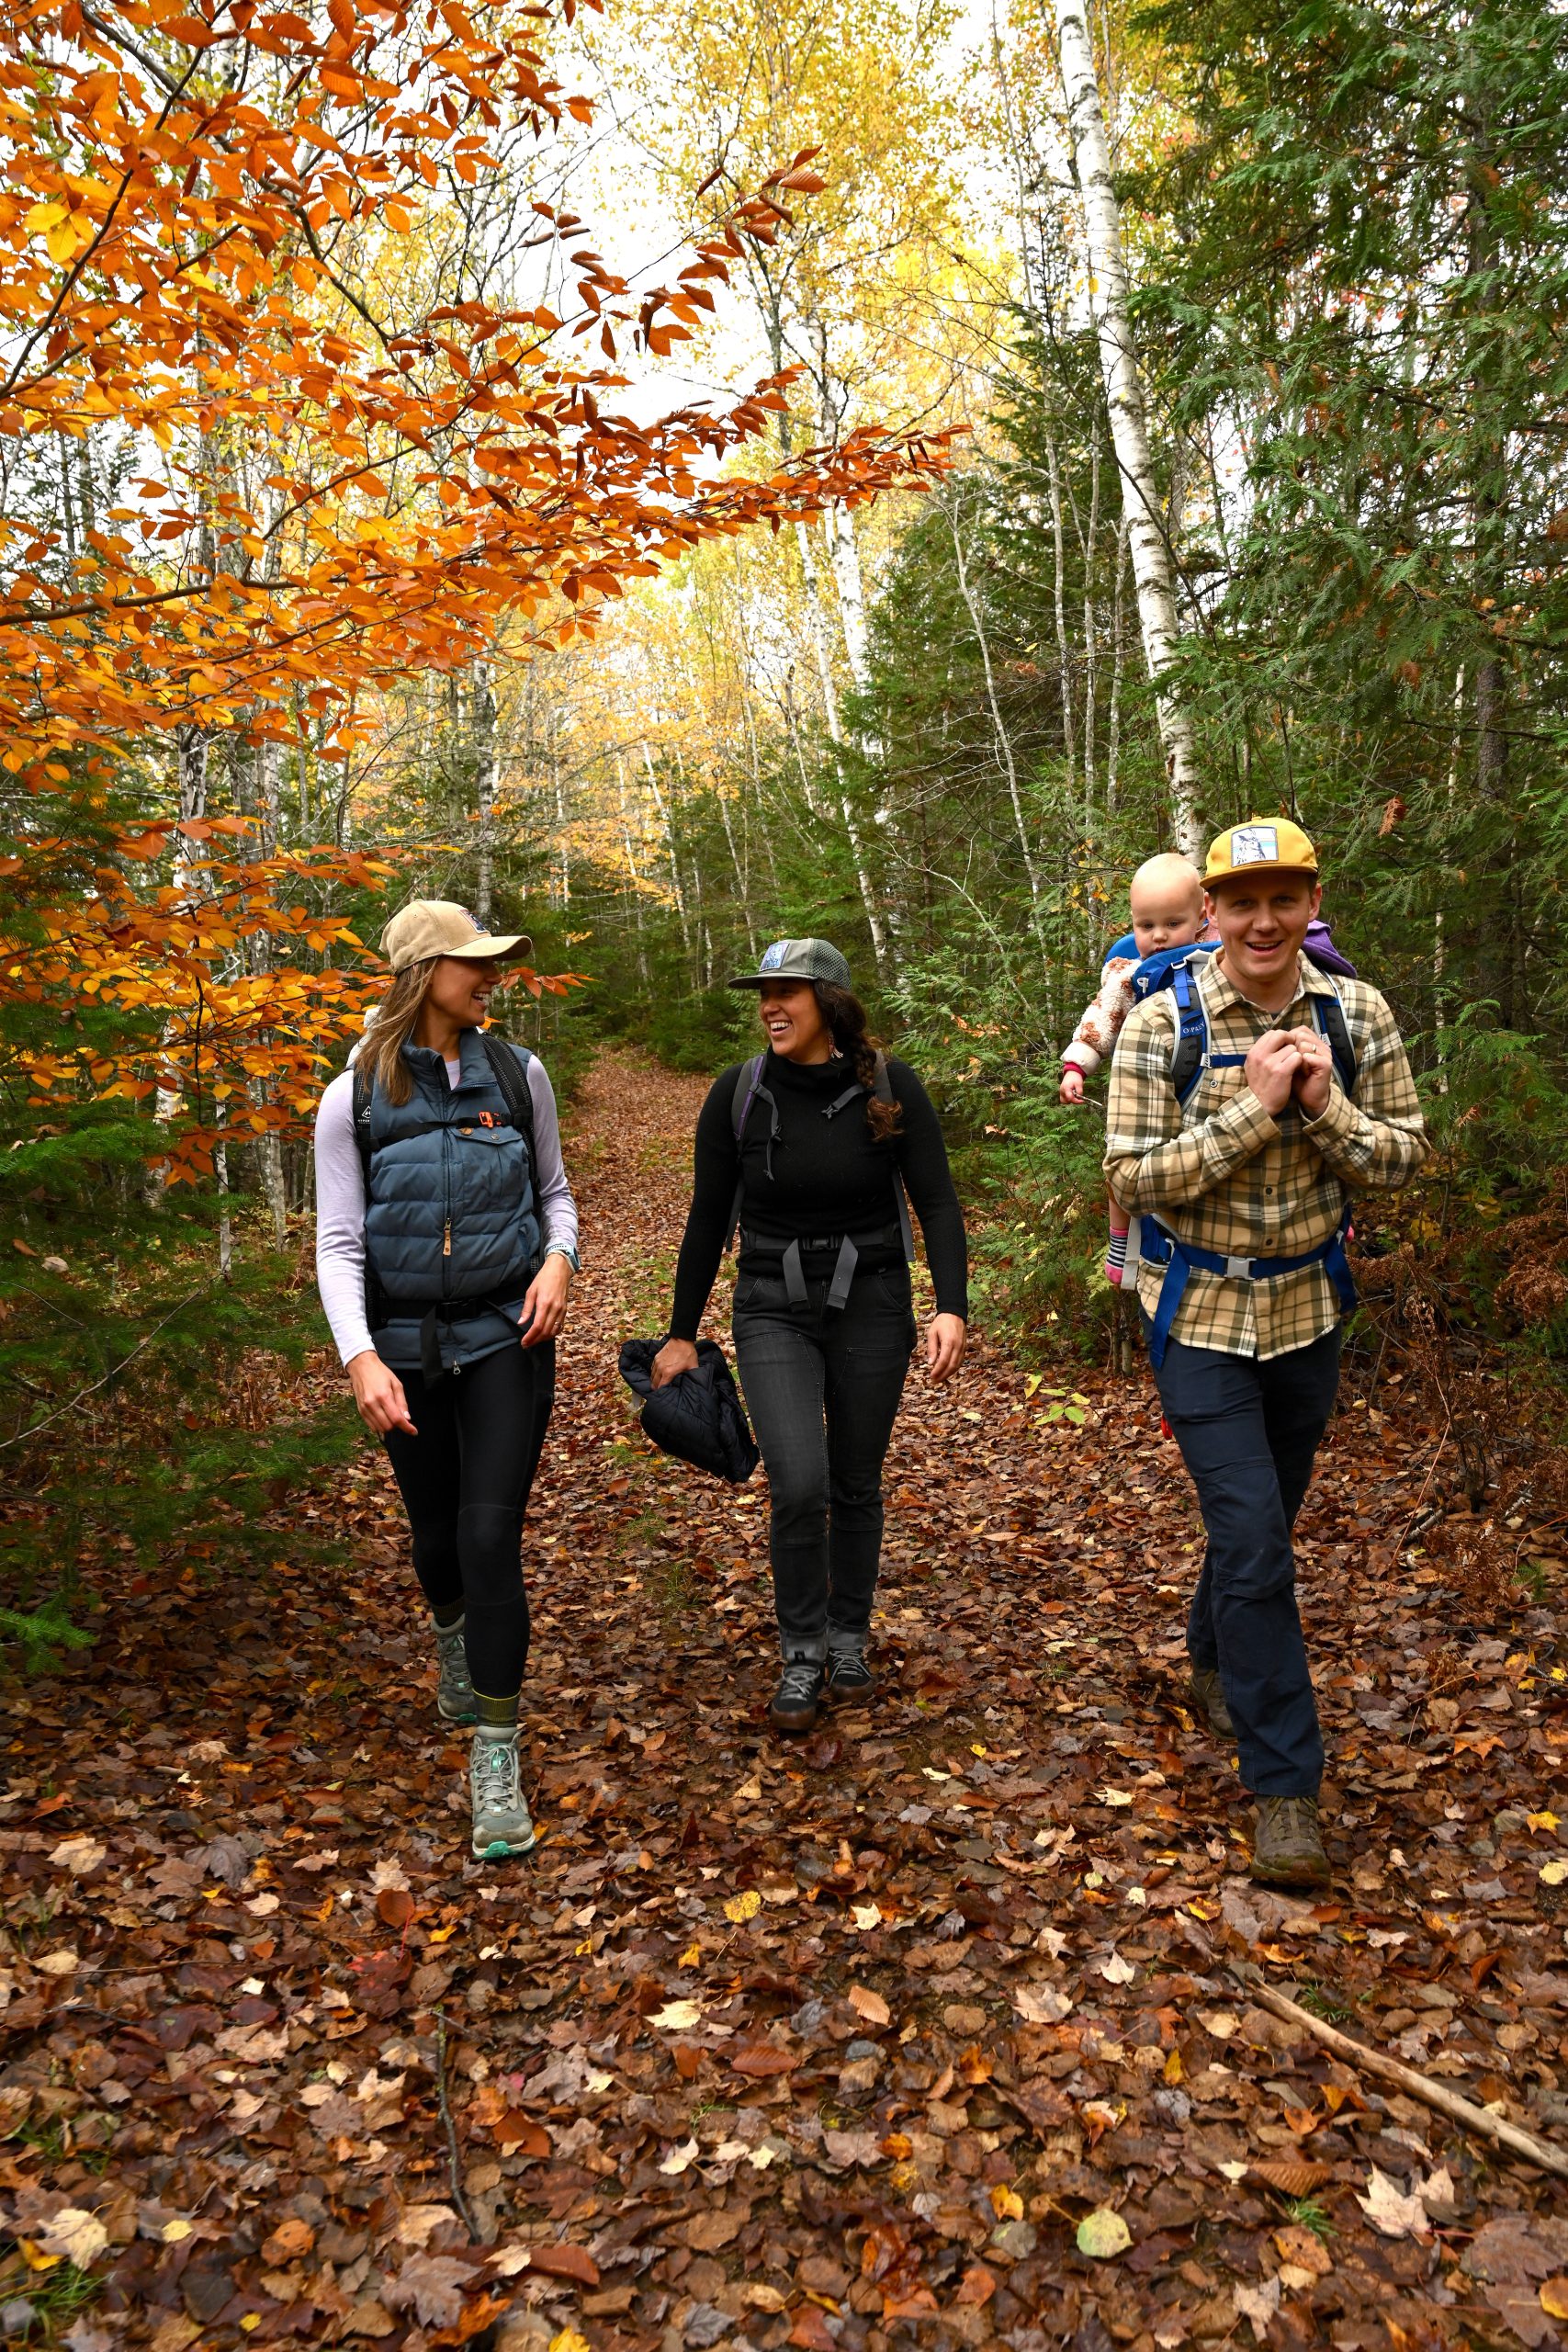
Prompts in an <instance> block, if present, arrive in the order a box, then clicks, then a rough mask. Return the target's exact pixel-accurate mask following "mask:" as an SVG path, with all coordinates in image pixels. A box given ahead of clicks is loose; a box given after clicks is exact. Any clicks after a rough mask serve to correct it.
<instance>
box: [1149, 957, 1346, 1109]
mask: <svg viewBox="0 0 1568 2352" xmlns="http://www.w3.org/2000/svg"><path fill="white" fill-rule="evenodd" d="M1170 988H1171V993H1172V995H1173V996H1174V997H1175V999H1176V1039H1175V1044H1174V1046H1173V1048H1172V1051H1171V1057H1170V1082H1171V1085H1172V1087H1173V1088H1174V1089H1175V1091H1176V1099H1177V1101H1178V1103H1179V1104H1180V1105H1181V1107H1182V1109H1183V1110H1185V1109H1186V1107H1187V1104H1188V1103H1189V1101H1190V1099H1191V1095H1192V1091H1193V1089H1194V1088H1195V1087H1196V1085H1197V1084H1198V1081H1199V1080H1200V1079H1201V1077H1202V1075H1203V1072H1204V1070H1205V1069H1217V1068H1219V1067H1221V1066H1222V1065H1224V1066H1234V1065H1235V1063H1237V1062H1241V1061H1245V1059H1246V1056H1245V1055H1243V1054H1211V1053H1210V1051H1209V1017H1208V1014H1207V1013H1206V1012H1204V1010H1203V1000H1202V995H1201V991H1200V989H1199V988H1198V986H1197V983H1196V982H1195V981H1194V980H1193V979H1192V978H1191V976H1190V967H1188V966H1187V965H1185V964H1179V965H1178V966H1177V967H1176V968H1175V969H1174V970H1173V971H1172V973H1171V976H1170ZM1312 1010H1313V1018H1314V1021H1315V1023H1317V1027H1318V1031H1319V1033H1320V1035H1323V1036H1324V1037H1325V1038H1326V1039H1327V1041H1328V1050H1329V1052H1330V1053H1331V1054H1332V1055H1333V1057H1334V1069H1335V1073H1336V1075H1337V1078H1338V1080H1339V1084H1340V1087H1341V1090H1342V1091H1344V1092H1345V1093H1346V1094H1353V1093H1354V1092H1355V1091H1356V1080H1357V1077H1358V1075H1359V1066H1358V1063H1357V1060H1356V1048H1355V1046H1354V1044H1353V1042H1352V1040H1351V1036H1350V1024H1349V1023H1348V1021H1347V1019H1346V1017H1345V1006H1344V1003H1343V1001H1342V1000H1341V998H1340V994H1339V990H1338V989H1337V988H1336V989H1334V991H1333V994H1332V995H1330V996H1314V998H1313V1001H1312Z"/></svg>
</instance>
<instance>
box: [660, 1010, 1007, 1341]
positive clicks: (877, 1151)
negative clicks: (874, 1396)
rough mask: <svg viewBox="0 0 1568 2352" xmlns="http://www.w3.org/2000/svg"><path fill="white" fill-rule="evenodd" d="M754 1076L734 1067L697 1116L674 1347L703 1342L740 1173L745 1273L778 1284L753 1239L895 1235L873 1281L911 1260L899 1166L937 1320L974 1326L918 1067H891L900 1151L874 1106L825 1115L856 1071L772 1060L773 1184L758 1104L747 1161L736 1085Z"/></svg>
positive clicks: (960, 1225)
mask: <svg viewBox="0 0 1568 2352" xmlns="http://www.w3.org/2000/svg"><path fill="white" fill-rule="evenodd" d="M749 1068H750V1062H749V1061H748V1062H745V1063H740V1062H737V1063H734V1064H732V1065H731V1067H730V1068H729V1069H727V1070H726V1071H725V1072H724V1073H723V1075H722V1077H720V1078H717V1079H716V1080H715V1081H714V1084H713V1087H712V1089H711V1091H710V1092H709V1094H708V1098H707V1101H706V1102H705V1103H704V1104H703V1107H702V1110H701V1112H700V1114H698V1118H697V1142H696V1170H695V1182H694V1187H693V1192H692V1207H691V1213H690V1215H689V1216H688V1217H687V1219H686V1231H685V1237H684V1238H683V1239H682V1243H681V1258H680V1263H679V1264H678V1266H677V1267H676V1270H675V1306H674V1312H673V1314H672V1315H671V1321H670V1333H671V1338H672V1339H676V1340H694V1339H695V1338H696V1336H697V1327H698V1325H699V1324H700V1323H701V1321H702V1319H703V1310H704V1309H705V1306H706V1305H707V1302H708V1294H709V1292H710V1291H711V1290H712V1288H713V1283H714V1276H715V1275H716V1273H717V1272H718V1265H719V1260H720V1259H721V1258H722V1257H723V1255H724V1244H725V1239H726V1237H727V1235H728V1231H729V1212H730V1206H731V1204H732V1202H733V1201H734V1198H735V1179H736V1174H737V1171H738V1170H739V1175H740V1177H741V1181H742V1192H741V1207H740V1237H741V1238H740V1271H741V1272H743V1273H752V1274H756V1273H773V1272H777V1268H778V1261H777V1259H776V1258H769V1257H765V1256H761V1255H758V1254H756V1253H752V1254H751V1255H750V1258H749V1257H748V1252H747V1249H746V1235H747V1233H748V1232H754V1233H759V1234H762V1235H764V1236H766V1237H768V1238H772V1239H774V1240H785V1241H788V1240H808V1239H818V1238H821V1237H823V1236H825V1235H828V1234H833V1233H850V1234H853V1235H854V1237H855V1238H856V1240H857V1242H859V1241H860V1238H861V1237H862V1235H863V1234H866V1233H877V1232H882V1233H885V1234H886V1236H887V1238H886V1240H885V1241H883V1242H880V1243H878V1244H876V1245H874V1246H873V1247H870V1248H865V1247H863V1248H862V1250H861V1258H860V1263H861V1268H862V1270H863V1272H867V1273H874V1272H878V1271H879V1270H882V1269H885V1268H887V1267H890V1266H897V1265H899V1264H901V1263H902V1261H903V1249H902V1246H901V1244H900V1242H899V1239H898V1234H897V1204H896V1203H895V1200H894V1194H893V1170H894V1169H895V1167H897V1170H898V1171H899V1173H900V1174H901V1175H902V1177H903V1179H904V1185H905V1189H906V1191H907V1192H908V1195H909V1201H910V1204H911V1205H912V1207H913V1209H914V1212H915V1215H916V1216H917V1217H919V1222H920V1231H921V1233H922V1234H923V1236H924V1237H925V1244H926V1257H927V1260H928V1261H929V1263H930V1266H931V1281H932V1283H933V1285H934V1287H935V1290H936V1311H937V1313H938V1314H939V1315H962V1316H964V1317H967V1316H968V1312H969V1299H968V1290H967V1275H968V1250H967V1249H966V1246H965V1243H964V1214H963V1211H962V1210H961V1209H960V1207H959V1205H958V1195H957V1193H955V1192H954V1191H953V1177H952V1175H951V1173H950V1171H949V1169H948V1165H947V1150H946V1147H945V1145H944V1144H943V1142H942V1128H941V1125H939V1123H938V1120H937V1115H936V1112H935V1110H934V1109H933V1108H932V1105H931V1097H930V1095H929V1094H928V1093H927V1092H926V1090H925V1088H924V1087H923V1086H922V1085H921V1084H920V1081H919V1079H918V1078H917V1077H916V1076H915V1073H914V1071H913V1070H912V1069H910V1068H909V1065H908V1062H901V1061H898V1060H897V1059H895V1058H894V1057H891V1056H889V1057H888V1063H887V1076H888V1080H889V1082H890V1083H891V1085H892V1088H893V1094H894V1099H895V1101H896V1102H897V1104H898V1106H899V1120H898V1133H897V1135H896V1136H894V1137H893V1139H892V1140H891V1142H888V1143H878V1142H877V1141H876V1139H875V1137H874V1136H873V1135H872V1133H871V1130H870V1128H869V1127H868V1126H867V1125H866V1121H865V1108H864V1103H863V1102H861V1103H847V1104H846V1105H845V1107H844V1108H843V1109H842V1110H841V1111H840V1112H839V1113H837V1114H836V1115H835V1116H834V1117H833V1118H830V1119H829V1118H825V1117H824V1116H823V1114H824V1112H825V1111H826V1110H827V1108H828V1105H829V1103H832V1102H833V1101H834V1100H835V1099H836V1097H837V1096H839V1095H840V1094H842V1092H843V1091H844V1090H845V1088H846V1086H848V1085H850V1084H852V1076H851V1072H850V1068H849V1065H848V1063H847V1062H845V1061H842V1060H835V1061H828V1062H813V1063H806V1064H802V1063H796V1062H790V1061H784V1060H783V1059H782V1058H781V1057H779V1056H778V1055H777V1054H773V1053H769V1054H767V1055H766V1056H765V1057H764V1058H763V1065H762V1083H763V1085H764V1086H767V1087H770V1088H771V1089H772V1091H773V1100H774V1102H775V1103H777V1105H778V1125H779V1132H778V1135H777V1136H776V1138H775V1139H774V1141H773V1155H772V1157H773V1173H772V1175H771V1176H770V1174H769V1173H768V1157H769V1155H768V1138H769V1130H770V1128H771V1126H772V1125H773V1121H772V1118H771V1116H770V1114H769V1109H768V1105H767V1103H765V1102H763V1101H762V1100H761V1097H759V1098H758V1099H757V1100H756V1101H755V1102H753V1103H752V1105H751V1111H750V1117H749V1118H748V1119H747V1122H746V1133H745V1136H744V1138H743V1141H742V1147H741V1150H740V1153H739V1159H737V1154H736V1148H735V1127H734V1117H735V1085H736V1080H737V1079H738V1078H739V1075H740V1072H741V1070H742V1069H749Z"/></svg>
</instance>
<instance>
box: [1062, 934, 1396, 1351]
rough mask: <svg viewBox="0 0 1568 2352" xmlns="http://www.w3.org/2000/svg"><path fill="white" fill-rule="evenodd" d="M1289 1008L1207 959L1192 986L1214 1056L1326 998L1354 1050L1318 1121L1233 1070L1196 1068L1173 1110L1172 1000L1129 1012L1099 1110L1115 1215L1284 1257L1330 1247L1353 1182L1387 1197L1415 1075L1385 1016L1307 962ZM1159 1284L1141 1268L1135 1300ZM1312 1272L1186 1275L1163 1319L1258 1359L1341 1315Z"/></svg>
mask: <svg viewBox="0 0 1568 2352" xmlns="http://www.w3.org/2000/svg"><path fill="white" fill-rule="evenodd" d="M1299 966H1300V977H1301V986H1300V989H1299V990H1298V992H1297V994H1296V997H1295V1000H1294V1001H1293V1003H1292V1005H1291V1006H1290V1008H1289V1010H1288V1011H1287V1012H1281V1013H1279V1014H1274V1013H1264V1012H1259V1011H1258V1008H1257V1006H1256V1005H1254V1004H1251V1003H1249V1002H1248V1001H1247V998H1246V997H1244V996H1243V995H1242V994H1241V993H1240V991H1239V990H1238V989H1236V988H1235V986H1234V985H1233V984H1232V982H1231V980H1230V979H1229V978H1227V976H1226V974H1225V971H1224V965H1223V962H1222V960H1221V958H1220V957H1219V956H1212V957H1209V958H1207V959H1206V961H1205V966H1204V968H1203V970H1202V972H1201V975H1200V976H1199V977H1198V979H1197V988H1198V990H1199V993H1200V995H1201V999H1202V1002H1203V1009H1204V1011H1205V1012H1206V1013H1207V1015H1208V1022H1209V1049H1210V1052H1211V1053H1213V1054H1247V1053H1248V1052H1249V1051H1250V1050H1251V1048H1252V1047H1253V1046H1255V1045H1256V1044H1257V1042H1258V1038H1259V1037H1261V1036H1262V1035H1264V1034H1265V1033H1266V1032H1267V1031H1268V1030H1269V1029H1295V1028H1303V1027H1315V1025H1316V1024H1315V1023H1314V1019H1313V1012H1312V1005H1311V1000H1312V999H1313V998H1314V996H1332V995H1334V994H1336V993H1337V995H1338V997H1339V1001H1340V1002H1341V1004H1342V1005H1343V1006H1344V1009H1345V1021H1346V1025H1347V1027H1348V1030H1349V1032H1350V1042H1351V1044H1352V1046H1354V1048H1355V1052H1356V1061H1357V1078H1356V1086H1355V1091H1354V1093H1353V1094H1351V1095H1349V1096H1347V1095H1346V1094H1345V1093H1344V1092H1343V1091H1342V1090H1341V1087H1340V1084H1339V1080H1338V1078H1337V1076H1336V1077H1335V1078H1334V1079H1333V1080H1332V1081H1331V1083H1330V1086H1329V1093H1328V1106H1327V1108H1326V1109H1325V1111H1324V1113H1323V1114H1322V1116H1321V1117H1319V1118H1316V1119H1310V1118H1307V1117H1306V1116H1305V1115H1304V1114H1303V1111H1302V1108H1301V1105H1300V1103H1298V1102H1297V1101H1295V1099H1294V1098H1293V1097H1292V1100H1291V1101H1290V1102H1289V1103H1286V1104H1285V1106H1284V1108H1283V1109H1282V1110H1281V1111H1280V1112H1279V1113H1278V1114H1270V1113H1269V1112H1268V1111H1266V1110H1265V1109H1264V1108H1263V1105H1262V1104H1261V1103H1259V1102H1258V1097H1257V1096H1256V1095H1255V1094H1254V1093H1253V1091H1252V1090H1251V1088H1250V1087H1249V1086H1248V1084H1247V1075H1246V1072H1245V1071H1244V1070H1243V1069H1240V1068H1239V1067H1233V1068H1231V1069H1205V1070H1204V1072H1203V1074H1202V1077H1201V1080H1199V1083H1198V1084H1197V1086H1196V1087H1195V1088H1194V1089H1193V1091H1192V1092H1191V1093H1190V1095H1189V1097H1188V1099H1187V1103H1186V1107H1185V1108H1183V1107H1182V1106H1181V1105H1180V1104H1179V1103H1178V1102H1177V1099H1176V1090H1175V1088H1174V1087H1173V1086H1172V1085H1171V1082H1170V1065H1171V1057H1172V1055H1173V1054H1174V1052H1175V1048H1176V1039H1177V1034H1178V1028H1179V1012H1178V1009H1177V1005H1176V1001H1175V998H1174V996H1173V994H1172V993H1171V991H1170V990H1169V989H1162V990H1161V991H1160V993H1159V994H1158V995H1156V996H1152V997H1150V998H1149V999H1148V1000H1147V1001H1146V1002H1145V1003H1144V1004H1141V1005H1139V1006H1138V1008H1137V1010H1136V1011H1135V1012H1134V1013H1133V1014H1132V1015H1131V1016H1130V1018H1129V1019H1128V1021H1127V1023H1126V1025H1125V1027H1124V1028H1123V1029H1122V1035H1121V1036H1120V1037H1119V1039H1118V1040H1117V1046H1116V1057H1115V1059H1114V1061H1113V1062H1112V1064H1111V1101H1110V1104H1109V1107H1108V1110H1107V1114H1106V1137H1105V1174H1106V1180H1107V1182H1109V1184H1110V1186H1111V1192H1112V1193H1113V1194H1114V1195H1115V1197H1116V1199H1117V1200H1118V1201H1120V1202H1121V1204H1122V1206H1123V1208H1126V1209H1130V1210H1132V1211H1133V1212H1134V1214H1135V1215H1139V1216H1150V1215H1151V1214H1152V1215H1153V1216H1156V1218H1157V1219H1158V1221H1159V1222H1160V1224H1162V1225H1163V1226H1164V1227H1166V1228H1167V1230H1168V1231H1169V1232H1171V1233H1173V1234H1174V1235H1175V1236H1176V1237H1177V1238H1178V1239H1179V1240H1181V1241H1185V1242H1187V1243H1188V1244H1189V1245H1190V1247H1191V1248H1193V1249H1196V1250H1213V1251H1214V1252H1216V1253H1222V1254H1224V1256H1226V1257H1237V1258H1244V1257H1245V1258H1295V1257H1300V1256H1302V1255H1303V1254H1304V1253H1305V1252H1306V1251H1307V1250H1315V1249H1316V1248H1318V1247H1319V1245H1320V1244H1322V1243H1323V1242H1325V1241H1327V1240H1328V1239H1329V1238H1330V1237H1331V1235H1332V1234H1333V1232H1334V1230H1335V1227H1337V1225H1338V1223H1339V1220H1340V1217H1341V1216H1343V1214H1344V1210H1345V1203H1346V1198H1347V1194H1348V1192H1349V1191H1352V1190H1355V1189H1358V1188H1363V1187H1365V1188H1369V1189H1372V1190H1379V1191H1392V1190H1393V1189H1394V1188H1395V1187H1396V1186H1398V1185H1400V1184H1403V1183H1404V1182H1406V1181H1407V1180H1408V1179H1409V1178H1410V1177H1411V1176H1413V1175H1414V1174H1415V1173H1416V1170H1417V1169H1418V1168H1419V1167H1420V1165H1421V1163H1422V1161H1423V1160H1424V1159H1425V1158H1426V1157H1427V1131H1426V1125H1425V1122H1424V1121H1423V1119H1422V1116H1421V1104H1420V1099H1419V1097H1418V1096H1417V1094H1416V1080H1415V1079H1414V1078H1413V1077H1412V1075H1411V1071H1410V1064H1409V1062H1408V1061H1407V1060H1406V1058H1405V1053H1404V1044H1403V1042H1402V1041H1401V1038H1400V1035H1399V1031H1398V1029H1397V1028H1396V1027H1395V1025H1394V1020H1393V1013H1392V1012H1390V1011H1389V1008H1388V1006H1387V1004H1386V1003H1385V1002H1384V1001H1383V999H1382V997H1381V996H1380V995H1379V994H1378V991H1377V990H1376V989H1374V988H1369V987H1368V985H1367V983H1366V982H1365V981H1364V980H1348V979H1342V980H1339V981H1338V982H1337V983H1336V982H1335V981H1333V980H1331V979H1330V978H1328V976H1327V975H1326V974H1325V973H1323V972H1320V971H1319V970H1318V969H1317V967H1316V966H1315V965H1313V964H1309V963H1308V962H1307V961H1306V959H1305V957H1304V956H1303V957H1302V958H1300V959H1299ZM1164 1279H1165V1269H1164V1268H1163V1267H1161V1266H1142V1265H1141V1266H1140V1267H1139V1270H1138V1296H1139V1299H1140V1301H1141V1302H1142V1304H1143V1306H1144V1308H1145V1311H1146V1312H1147V1313H1148V1314H1150V1315H1153V1314H1154V1312H1155V1310H1156V1307H1157V1306H1158V1304H1159V1294H1160V1285H1161V1283H1163V1281H1164ZM1339 1315H1340V1306H1339V1300H1338V1295H1337V1293H1336V1291H1335V1288H1334V1285H1333V1283H1331V1282H1330V1280H1329V1278H1328V1276H1327V1274H1326V1273H1325V1272H1324V1269H1323V1267H1322V1266H1321V1265H1315V1266H1304V1267H1303V1268H1302V1269H1301V1270H1300V1272H1296V1273H1292V1274H1276V1275H1273V1276H1271V1277H1269V1278H1268V1279H1266V1280H1263V1281H1254V1280H1253V1279H1252V1278H1251V1277H1250V1276H1247V1275H1230V1274H1215V1273H1210V1272H1207V1271H1206V1270H1205V1269H1203V1268H1201V1267H1194V1268H1193V1269H1192V1272H1191V1275H1190V1280H1189V1282H1188V1285H1187V1291H1186V1295H1185V1296H1184V1297H1183V1299H1182V1301H1181V1304H1180V1306H1179V1308H1178V1310H1177V1314H1176V1319H1175V1321H1174V1323H1173V1324H1172V1326H1171V1337H1172V1339H1175V1340H1183V1341H1185V1342H1186V1344H1187V1345H1188V1346H1189V1347H1194V1348H1214V1349H1217V1350H1219V1351H1220V1352H1221V1353H1223V1354H1225V1355H1237V1356H1252V1355H1256V1356H1258V1357H1267V1356H1279V1355H1284V1354H1286V1353H1287V1352H1288V1351H1290V1350H1291V1349H1292V1348H1304V1347H1308V1346H1310V1345H1311V1343H1312V1341H1313V1340H1316V1339H1320V1338H1321V1337H1322V1335H1323V1333H1324V1332H1325V1331H1328V1330H1332V1329H1333V1328H1334V1326H1335V1324H1336V1323H1337V1321H1338V1320H1339Z"/></svg>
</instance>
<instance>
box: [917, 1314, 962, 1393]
mask: <svg viewBox="0 0 1568 2352" xmlns="http://www.w3.org/2000/svg"><path fill="white" fill-rule="evenodd" d="M965 1329H966V1327H965V1324H964V1317H963V1316H962V1315H933V1316H932V1317H931V1321H930V1322H929V1323H928V1324H927V1325H926V1371H927V1374H928V1375H929V1376H930V1378H931V1380H932V1381H934V1382H936V1383H937V1384H938V1385H941V1383H942V1381H944V1380H946V1379H948V1378H949V1377H950V1376H951V1374H953V1373H955V1372H956V1371H957V1370H958V1367H959V1365H960V1364H961V1363H963V1361H964V1333H965Z"/></svg>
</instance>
